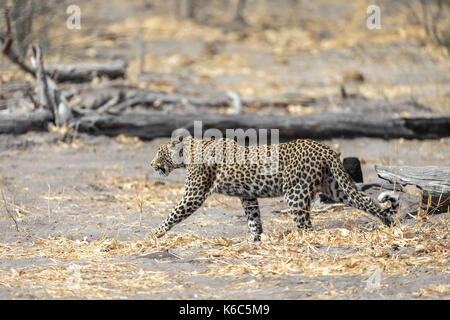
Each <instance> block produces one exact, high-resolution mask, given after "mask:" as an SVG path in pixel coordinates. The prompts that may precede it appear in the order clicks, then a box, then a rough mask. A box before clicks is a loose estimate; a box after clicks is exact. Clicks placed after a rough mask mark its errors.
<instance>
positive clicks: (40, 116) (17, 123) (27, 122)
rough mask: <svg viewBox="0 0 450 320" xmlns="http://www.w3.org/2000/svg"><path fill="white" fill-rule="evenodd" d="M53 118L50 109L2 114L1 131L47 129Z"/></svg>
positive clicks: (16, 132)
mask: <svg viewBox="0 0 450 320" xmlns="http://www.w3.org/2000/svg"><path fill="white" fill-rule="evenodd" d="M52 120H53V114H52V113H51V112H50V111H49V110H39V111H36V112H32V113H25V114H15V115H9V114H8V115H1V116H0V133H9V134H21V133H25V132H28V131H31V130H36V131H42V130H47V126H48V124H49V123H50V122H51V121H52Z"/></svg>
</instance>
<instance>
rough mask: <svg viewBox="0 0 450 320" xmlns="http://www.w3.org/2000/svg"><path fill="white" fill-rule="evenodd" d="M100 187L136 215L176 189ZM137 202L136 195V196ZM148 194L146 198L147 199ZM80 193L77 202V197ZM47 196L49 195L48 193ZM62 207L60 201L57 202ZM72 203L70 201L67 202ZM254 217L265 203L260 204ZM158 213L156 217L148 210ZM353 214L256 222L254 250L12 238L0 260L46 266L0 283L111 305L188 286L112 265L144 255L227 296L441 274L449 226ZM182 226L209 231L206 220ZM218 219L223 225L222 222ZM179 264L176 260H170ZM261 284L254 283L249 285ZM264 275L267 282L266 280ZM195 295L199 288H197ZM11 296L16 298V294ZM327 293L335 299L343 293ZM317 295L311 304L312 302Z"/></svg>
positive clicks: (211, 242) (170, 276)
mask: <svg viewBox="0 0 450 320" xmlns="http://www.w3.org/2000/svg"><path fill="white" fill-rule="evenodd" d="M107 184H108V185H109V186H110V188H111V189H110V190H111V191H114V193H115V197H116V199H119V201H118V203H119V204H120V205H121V206H125V207H126V206H133V207H134V208H135V210H136V211H137V210H139V209H138V208H137V207H138V205H137V204H136V193H138V194H140V195H142V196H141V198H140V201H141V202H142V203H141V205H142V207H143V208H150V207H151V208H155V207H158V206H165V205H166V204H167V203H170V202H173V201H169V200H168V198H167V197H168V194H173V196H174V197H175V195H179V193H180V192H181V185H178V184H175V185H174V184H172V183H166V184H161V183H158V182H156V183H153V182H152V183H148V182H145V178H144V177H130V178H123V177H122V178H118V177H111V178H110V179H109V180H108V182H107ZM144 195H145V196H144ZM147 195H151V196H147ZM81 196H82V195H80V197H81ZM51 198H52V199H56V198H55V196H53V195H52V196H51ZM59 200H60V201H68V200H69V197H64V198H59ZM72 200H73V199H72ZM207 205H208V206H210V207H214V206H216V207H217V206H219V207H224V208H233V207H236V204H234V203H233V202H231V201H230V198H225V197H224V198H222V197H213V198H212V199H211V200H209V203H208V204H207ZM262 209H263V212H264V211H265V210H267V209H268V208H267V206H264V205H263V208H262ZM144 214H152V215H160V216H161V219H162V213H161V212H160V211H152V212H151V213H144ZM361 214H362V213H361V212H360V211H357V210H353V209H344V208H342V206H337V207H335V208H334V209H330V210H327V211H325V212H313V219H314V223H315V225H316V226H317V228H316V229H315V230H314V231H309V232H303V231H298V230H296V229H295V228H294V227H293V224H292V222H291V219H290V217H289V216H288V215H287V214H281V215H279V216H278V217H276V218H273V219H270V220H269V219H264V215H263V219H264V224H265V227H266V232H265V234H264V235H263V238H262V241H261V243H257V244H255V243H251V242H248V241H247V240H245V234H244V233H242V234H241V235H239V236H238V237H235V238H227V237H225V236H224V235H214V234H212V235H206V236H202V235H199V234H195V233H186V232H183V231H178V232H169V233H168V234H167V235H166V236H164V237H163V238H160V239H156V238H152V236H151V235H150V233H149V236H148V238H147V239H140V240H130V241H119V240H118V238H117V237H113V238H105V237H104V236H102V237H100V239H98V240H94V241H90V242H88V241H86V239H83V240H70V239H68V238H66V237H49V238H47V239H39V240H36V241H34V242H32V243H25V242H22V241H18V242H14V243H2V244H0V260H3V261H5V260H17V261H20V260H21V259H33V258H41V259H42V258H45V259H48V261H49V262H53V263H50V265H48V266H45V267H43V266H33V265H29V266H26V267H23V268H18V269H13V268H9V269H2V270H0V285H3V286H6V287H10V288H14V289H18V290H17V291H16V293H15V294H17V295H18V296H17V297H20V295H21V294H24V292H28V294H32V295H36V296H39V297H44V298H73V297H77V298H99V299H104V298H121V297H125V296H129V295H133V294H134V295H139V294H143V295H148V296H151V295H152V294H156V293H162V292H165V293H173V291H174V290H178V291H180V290H185V289H186V288H187V287H189V286H192V284H190V283H187V282H186V281H185V280H183V277H184V276H185V275H186V274H187V273H186V271H183V270H181V271H179V272H177V273H173V271H171V272H168V271H161V270H154V271H148V270H144V269H142V268H141V267H139V266H138V265H137V264H136V263H134V262H117V261H118V259H127V257H132V256H141V255H145V254H149V253H155V252H162V251H166V250H168V251H169V252H171V251H172V252H173V251H176V252H178V254H180V252H190V251H192V250H194V251H195V252H196V253H195V255H196V259H197V260H198V261H206V262H207V264H206V266H207V267H206V269H204V270H203V271H196V272H193V273H191V274H196V275H197V276H204V277H213V278H216V277H227V276H230V277H233V279H242V281H243V282H239V283H235V284H230V285H228V287H227V288H228V289H229V290H241V289H242V288H246V289H247V290H249V289H252V288H253V289H255V290H259V289H263V288H264V286H267V285H270V284H271V283H272V282H273V281H276V277H279V276H286V275H302V276H306V277H316V276H331V275H335V276H344V275H366V276H368V277H369V276H370V275H372V274H373V273H374V271H377V270H378V271H379V272H382V274H383V275H384V276H385V277H386V276H387V277H389V276H393V275H408V274H414V273H415V272H416V270H417V269H418V268H420V269H431V270H435V271H436V272H443V273H448V271H449V260H448V259H449V251H448V250H449V240H450V239H449V236H450V235H449V223H450V219H446V220H441V221H438V222H433V221H432V220H430V219H429V218H428V217H426V216H424V217H419V218H418V219H417V220H416V221H411V222H410V223H407V224H404V225H402V226H396V227H391V228H387V227H384V226H381V225H378V227H376V228H375V229H374V230H368V229H364V228H361V226H360V225H356V224H355V223H354V221H355V219H357V218H358V216H360V215H361ZM198 215H199V216H200V218H196V219H195V220H194V221H191V222H189V221H187V222H186V224H201V225H205V224H209V223H212V222H209V221H207V217H202V216H201V214H200V213H198ZM330 219H333V220H340V221H346V223H344V225H343V226H341V227H339V228H332V229H330V228H323V227H321V225H323V224H324V223H325V222H326V221H327V220H330ZM227 222H228V221H224V222H223V223H227ZM179 258H182V255H181V256H180V257H179ZM262 277H264V279H265V281H264V283H260V282H258V279H260V278H262ZM271 278H273V281H272V280H270V279H271ZM198 290H200V292H201V290H202V288H199V289H198ZM17 292H19V293H17ZM330 292H334V293H333V294H334V295H335V296H338V295H342V294H349V292H347V293H345V292H338V291H329V294H328V295H327V296H324V297H322V298H325V297H328V298H330V297H333V294H331V296H330ZM416 294H417V296H428V297H438V296H448V295H449V294H450V291H449V286H448V285H441V286H438V287H432V288H427V289H423V290H420V292H417V293H416ZM317 298H320V297H317Z"/></svg>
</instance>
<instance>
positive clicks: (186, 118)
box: [76, 112, 450, 140]
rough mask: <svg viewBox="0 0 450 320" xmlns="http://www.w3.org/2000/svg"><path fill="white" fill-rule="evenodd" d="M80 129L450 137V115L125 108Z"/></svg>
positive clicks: (92, 118)
mask: <svg viewBox="0 0 450 320" xmlns="http://www.w3.org/2000/svg"><path fill="white" fill-rule="evenodd" d="M76 121H77V123H78V128H79V130H80V131H83V132H88V133H92V134H102V135H107V136H116V135H119V134H121V133H124V134H127V135H131V136H137V137H140V138H142V139H147V140H149V139H154V138H158V137H170V136H171V135H172V133H173V131H174V130H176V129H180V128H182V129H186V130H188V131H189V132H190V133H191V134H194V121H201V122H200V123H201V127H202V128H201V130H203V131H205V130H207V129H218V130H220V131H221V132H222V133H223V134H224V136H225V132H226V130H227V129H238V128H240V129H243V130H247V129H256V130H258V129H278V130H279V137H280V140H289V139H295V138H312V139H325V138H332V137H346V138H354V137H377V138H386V139H389V138H407V139H433V138H441V137H448V136H450V117H441V118H399V117H398V116H392V115H372V114H371V115H367V114H357V113H351V114H348V113H327V114H314V115H308V116H285V115H258V114H249V113H247V114H240V115H232V114H216V113H214V114H212V113H205V114H167V113H158V112H154V113H123V114H119V115H112V114H90V115H86V116H84V117H82V118H80V119H78V120H76Z"/></svg>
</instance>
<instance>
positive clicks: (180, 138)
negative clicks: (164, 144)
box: [173, 136, 184, 143]
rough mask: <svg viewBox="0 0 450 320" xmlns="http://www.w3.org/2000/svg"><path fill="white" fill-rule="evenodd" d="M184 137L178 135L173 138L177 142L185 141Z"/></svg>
mask: <svg viewBox="0 0 450 320" xmlns="http://www.w3.org/2000/svg"><path fill="white" fill-rule="evenodd" d="M183 139H184V137H183V136H176V137H175V138H174V139H173V140H174V141H175V143H180V142H183Z"/></svg>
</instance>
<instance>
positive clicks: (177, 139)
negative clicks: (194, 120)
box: [169, 136, 184, 147]
mask: <svg viewBox="0 0 450 320" xmlns="http://www.w3.org/2000/svg"><path fill="white" fill-rule="evenodd" d="M183 139H184V137H183V136H176V137H175V138H172V140H170V142H169V144H170V146H171V147H174V146H176V145H177V144H179V143H180V142H183Z"/></svg>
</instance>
